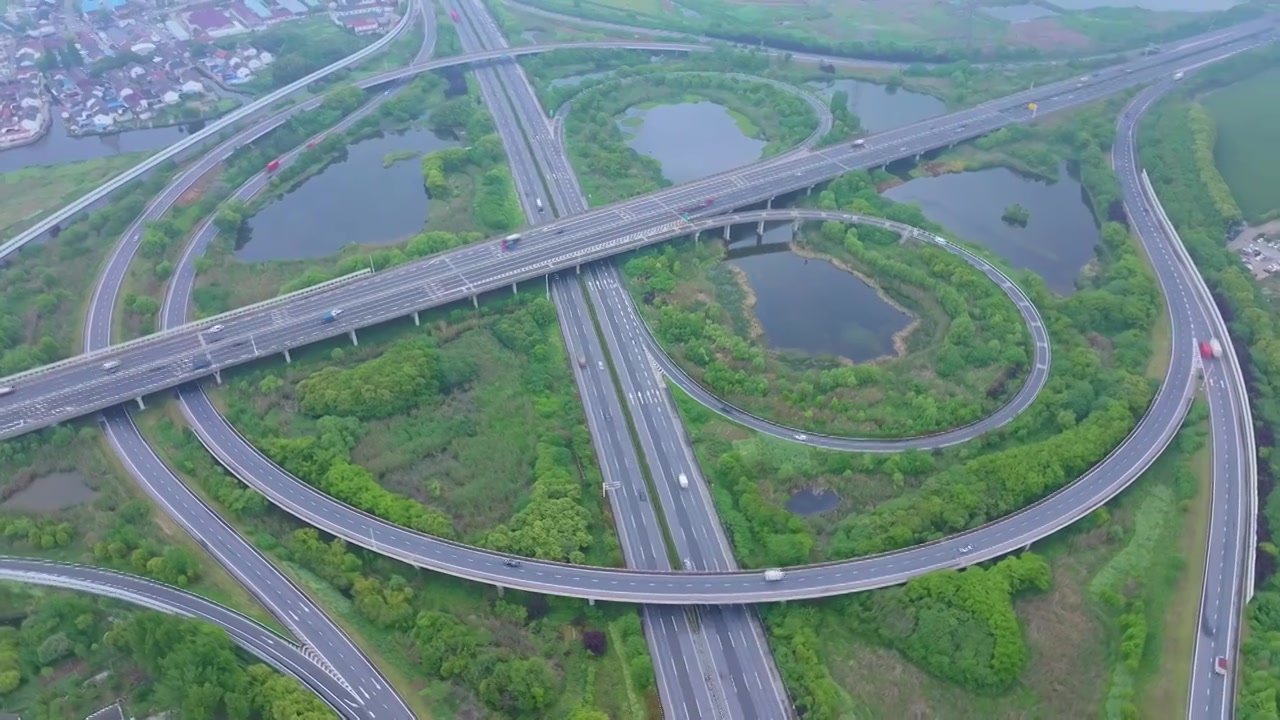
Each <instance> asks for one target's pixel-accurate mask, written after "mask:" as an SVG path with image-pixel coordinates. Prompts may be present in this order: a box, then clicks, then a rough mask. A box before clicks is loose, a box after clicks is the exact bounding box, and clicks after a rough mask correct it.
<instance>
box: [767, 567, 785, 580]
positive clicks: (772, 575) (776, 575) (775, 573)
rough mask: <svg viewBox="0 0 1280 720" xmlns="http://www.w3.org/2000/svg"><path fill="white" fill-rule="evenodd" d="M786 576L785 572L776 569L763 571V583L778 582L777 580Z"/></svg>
mask: <svg viewBox="0 0 1280 720" xmlns="http://www.w3.org/2000/svg"><path fill="white" fill-rule="evenodd" d="M786 576H787V573H786V572H784V571H782V570H779V569H777V568H774V569H772V570H765V571H764V579H765V582H778V581H779V580H781V579H782V578H784V577H786Z"/></svg>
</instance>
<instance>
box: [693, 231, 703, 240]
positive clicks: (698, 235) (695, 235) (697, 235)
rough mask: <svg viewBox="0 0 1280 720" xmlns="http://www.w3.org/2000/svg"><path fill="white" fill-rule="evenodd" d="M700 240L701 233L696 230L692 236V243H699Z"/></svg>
mask: <svg viewBox="0 0 1280 720" xmlns="http://www.w3.org/2000/svg"><path fill="white" fill-rule="evenodd" d="M701 239H702V231H701V230H698V231H697V232H695V233H694V234H693V241H694V242H698V241H699V240H701Z"/></svg>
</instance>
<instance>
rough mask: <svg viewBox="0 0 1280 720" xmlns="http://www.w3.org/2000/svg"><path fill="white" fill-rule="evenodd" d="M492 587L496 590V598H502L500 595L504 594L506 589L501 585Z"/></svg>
mask: <svg viewBox="0 0 1280 720" xmlns="http://www.w3.org/2000/svg"><path fill="white" fill-rule="evenodd" d="M494 587H496V588H498V597H502V593H504V592H506V590H507V589H506V588H504V587H502V586H501V585H494Z"/></svg>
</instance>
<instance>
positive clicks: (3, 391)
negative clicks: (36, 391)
mask: <svg viewBox="0 0 1280 720" xmlns="http://www.w3.org/2000/svg"><path fill="white" fill-rule="evenodd" d="M12 394H13V388H11V387H0V397H4V396H5V395H12Z"/></svg>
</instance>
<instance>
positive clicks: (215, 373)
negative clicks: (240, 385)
mask: <svg viewBox="0 0 1280 720" xmlns="http://www.w3.org/2000/svg"><path fill="white" fill-rule="evenodd" d="M213 379H214V380H215V381H216V382H217V383H218V384H219V385H221V384H222V371H221V370H214V371H213Z"/></svg>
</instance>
